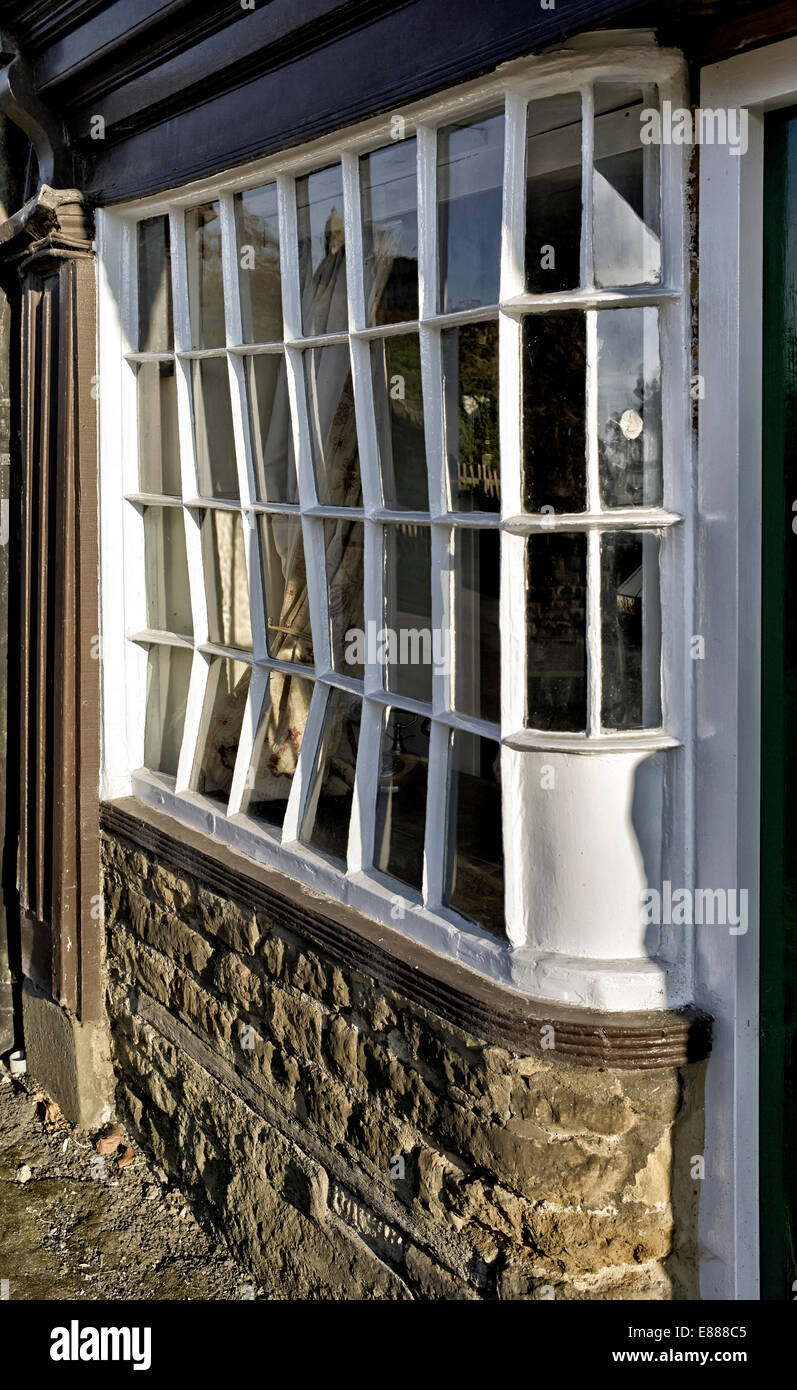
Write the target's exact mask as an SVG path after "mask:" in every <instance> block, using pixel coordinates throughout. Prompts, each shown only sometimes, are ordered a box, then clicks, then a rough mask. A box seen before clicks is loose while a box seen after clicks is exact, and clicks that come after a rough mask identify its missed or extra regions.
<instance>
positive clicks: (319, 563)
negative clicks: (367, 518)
mask: <svg viewBox="0 0 797 1390" xmlns="http://www.w3.org/2000/svg"><path fill="white" fill-rule="evenodd" d="M302 544H303V546H304V559H305V572H306V574H307V591H308V597H309V600H310V625H311V627H312V631H313V662H314V665H315V669H316V672H317V673H318V675H320V676H331V675H332V674H333V672H332V649H331V642H330V631H329V585H328V582H327V552H326V536H325V532H324V522H323V520H322V519H321V518H320V517H317V516H303V517H302Z"/></svg>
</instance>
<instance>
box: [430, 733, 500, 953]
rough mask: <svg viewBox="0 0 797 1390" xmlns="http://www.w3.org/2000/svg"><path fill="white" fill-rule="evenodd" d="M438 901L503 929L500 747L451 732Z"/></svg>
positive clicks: (487, 925)
mask: <svg viewBox="0 0 797 1390" xmlns="http://www.w3.org/2000/svg"><path fill="white" fill-rule="evenodd" d="M447 839H448V846H447V865H446V870H447V872H446V889H445V892H444V894H443V901H444V902H445V903H447V904H448V906H449V907H453V908H454V910H455V912H461V913H462V916H463V917H468V918H470V920H471V921H473V922H477V923H478V924H479V926H481V927H485V928H486V929H487V931H491V932H495V933H496V934H497V935H499V936H503V934H504V846H503V833H502V824H501V749H500V746H499V745H498V744H497V743H494V742H493V740H492V739H490V738H477V737H476V735H475V734H466V733H463V732H461V731H457V732H456V733H455V732H453V731H452V733H451V742H450V751H449V771H448V815H447Z"/></svg>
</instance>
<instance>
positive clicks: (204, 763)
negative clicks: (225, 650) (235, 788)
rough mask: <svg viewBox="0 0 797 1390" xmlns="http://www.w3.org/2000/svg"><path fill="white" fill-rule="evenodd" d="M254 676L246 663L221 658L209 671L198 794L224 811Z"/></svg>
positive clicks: (217, 657) (216, 660) (213, 663)
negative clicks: (251, 679) (209, 799)
mask: <svg viewBox="0 0 797 1390" xmlns="http://www.w3.org/2000/svg"><path fill="white" fill-rule="evenodd" d="M251 674H252V668H251V666H248V665H247V664H246V662H245V661H230V660H229V659H228V658H227V657H220V656H215V657H214V658H213V660H212V661H211V663H210V671H209V672H208V689H207V695H206V697H205V699H206V703H205V718H204V719H203V728H204V729H206V733H205V737H204V748H203V751H202V755H201V762H200V765H199V773H198V776H197V791H198V792H200V793H202V795H204V796H209V797H210V798H211V800H213V801H218V802H220V803H221V805H222V806H223V807H225V809H226V806H227V802H228V801H229V799H230V788H231V786H232V775H233V773H234V771H235V759H236V758H237V756H238V742H239V740H240V737H241V726H242V724H243V722H244V711H245V709H246V697H247V694H248V693H249V678H250V676H251Z"/></svg>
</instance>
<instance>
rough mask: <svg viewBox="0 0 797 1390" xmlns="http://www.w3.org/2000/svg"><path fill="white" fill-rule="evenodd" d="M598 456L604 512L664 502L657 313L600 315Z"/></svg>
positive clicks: (637, 311)
mask: <svg viewBox="0 0 797 1390" xmlns="http://www.w3.org/2000/svg"><path fill="white" fill-rule="evenodd" d="M598 453H599V458H600V493H601V502H602V503H603V505H604V507H628V506H637V505H645V506H648V507H651V506H656V505H657V504H658V503H660V502H661V361H660V357H659V315H658V310H657V309H618V310H611V311H607V312H601V313H599V314H598Z"/></svg>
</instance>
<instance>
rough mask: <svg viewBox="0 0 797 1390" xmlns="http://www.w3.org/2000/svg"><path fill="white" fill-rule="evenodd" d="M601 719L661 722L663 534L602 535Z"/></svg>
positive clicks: (621, 723)
mask: <svg viewBox="0 0 797 1390" xmlns="http://www.w3.org/2000/svg"><path fill="white" fill-rule="evenodd" d="M601 641H602V673H603V679H602V695H601V707H602V713H601V723H602V724H603V727H604V728H606V729H636V728H642V727H646V726H647V727H648V728H658V726H659V725H660V724H661V676H660V668H661V607H660V599H659V538H658V536H657V535H655V534H654V533H641V534H640V533H639V532H631V531H620V532H618V533H617V534H613V535H605V536H602V537H601Z"/></svg>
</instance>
